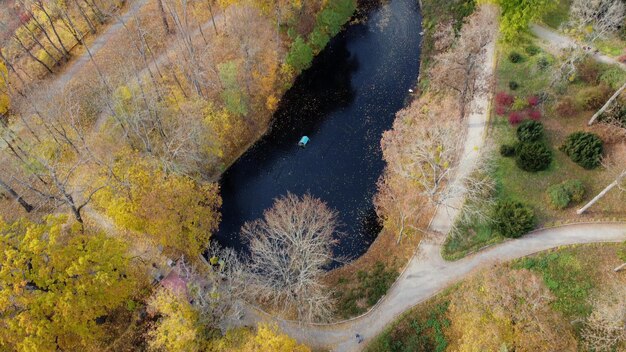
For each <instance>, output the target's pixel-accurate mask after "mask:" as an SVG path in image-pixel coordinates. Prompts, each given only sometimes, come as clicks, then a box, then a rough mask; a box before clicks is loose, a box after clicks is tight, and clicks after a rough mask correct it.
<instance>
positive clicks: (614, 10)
mask: <svg viewBox="0 0 626 352" xmlns="http://www.w3.org/2000/svg"><path fill="white" fill-rule="evenodd" d="M570 15H571V18H572V20H571V21H570V23H569V24H568V25H569V26H572V27H574V28H577V29H578V30H579V31H580V32H583V33H584V32H586V33H588V34H587V36H586V40H587V41H588V42H590V43H591V42H594V41H596V40H597V39H600V38H605V37H606V36H607V35H608V34H610V33H613V32H615V31H616V30H617V29H619V28H620V26H623V25H624V16H626V4H624V2H623V1H621V0H574V1H573V2H572V5H571V7H570ZM588 28H591V29H592V30H591V31H589V30H588Z"/></svg>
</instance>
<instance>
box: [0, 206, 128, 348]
mask: <svg viewBox="0 0 626 352" xmlns="http://www.w3.org/2000/svg"><path fill="white" fill-rule="evenodd" d="M66 221H67V217H66V216H61V217H54V216H49V217H47V218H46V219H45V222H44V223H42V224H38V223H33V222H31V221H29V220H27V219H21V220H19V221H16V222H14V223H12V224H8V223H6V222H3V221H1V220H0V283H1V284H0V350H3V351H9V350H11V351H77V350H81V349H82V348H84V347H86V346H94V345H95V344H96V343H97V341H98V339H99V338H101V337H102V336H103V334H104V331H103V328H102V327H101V326H100V325H98V324H96V318H98V317H101V316H104V315H107V314H109V313H110V312H111V311H112V310H113V309H115V308H117V307H119V306H120V305H121V304H122V303H124V302H126V300H127V299H129V298H130V297H131V296H132V295H133V294H134V293H135V292H136V291H137V287H138V276H137V275H136V274H135V272H134V271H133V270H132V269H131V268H130V267H129V262H130V260H129V257H128V256H127V255H126V253H127V251H126V246H125V244H124V243H122V242H120V241H119V240H116V239H113V238H110V237H107V236H106V235H104V234H102V233H91V234H87V233H83V232H81V231H80V230H79V226H68V225H67V224H66Z"/></svg>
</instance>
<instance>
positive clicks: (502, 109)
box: [496, 105, 506, 116]
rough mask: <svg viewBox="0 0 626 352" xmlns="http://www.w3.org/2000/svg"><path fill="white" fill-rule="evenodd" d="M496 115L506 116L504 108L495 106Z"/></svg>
mask: <svg viewBox="0 0 626 352" xmlns="http://www.w3.org/2000/svg"><path fill="white" fill-rule="evenodd" d="M496 114H497V115H498V116H504V115H506V106H502V105H496Z"/></svg>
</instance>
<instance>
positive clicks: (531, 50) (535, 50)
mask: <svg viewBox="0 0 626 352" xmlns="http://www.w3.org/2000/svg"><path fill="white" fill-rule="evenodd" d="M524 50H525V51H526V54H528V56H535V55H537V54H539V53H540V52H541V49H539V47H538V46H536V45H532V44H531V45H529V46H527V47H526V48H525V49H524Z"/></svg>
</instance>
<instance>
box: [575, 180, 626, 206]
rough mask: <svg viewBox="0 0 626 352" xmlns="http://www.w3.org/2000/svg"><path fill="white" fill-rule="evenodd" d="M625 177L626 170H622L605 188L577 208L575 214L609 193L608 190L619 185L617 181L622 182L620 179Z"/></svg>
mask: <svg viewBox="0 0 626 352" xmlns="http://www.w3.org/2000/svg"><path fill="white" fill-rule="evenodd" d="M625 177H626V171H623V172H622V173H621V174H620V175H619V176H618V177H617V178H616V179H615V181H613V182H612V183H611V184H610V185H608V186H606V188H605V189H603V190H602V192H600V193H598V195H597V196H595V197H594V198H593V199H592V200H591V201H589V203H587V204H585V206H584V207H582V208H580V209H578V211H576V214H578V215H580V214H582V213H584V212H586V211H587V209H589V208H590V207H591V206H592V205H594V204H595V203H596V202H597V201H599V200H600V199H601V198H602V197H604V196H605V195H606V194H607V193H609V191H610V190H612V189H613V188H615V187H617V186H618V185H619V183H620V182H622V180H623V179H624V178H625Z"/></svg>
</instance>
